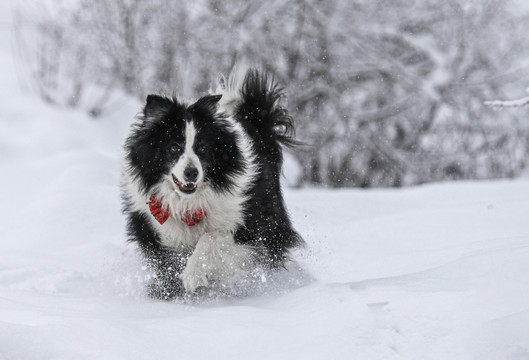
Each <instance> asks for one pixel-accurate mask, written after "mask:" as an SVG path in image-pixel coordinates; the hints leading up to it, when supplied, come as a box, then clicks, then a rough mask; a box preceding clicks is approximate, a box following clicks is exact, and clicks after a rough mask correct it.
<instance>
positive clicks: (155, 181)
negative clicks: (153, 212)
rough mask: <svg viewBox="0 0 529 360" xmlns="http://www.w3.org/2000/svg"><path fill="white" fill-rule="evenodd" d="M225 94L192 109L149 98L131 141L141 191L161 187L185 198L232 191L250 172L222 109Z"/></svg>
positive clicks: (129, 149) (128, 153) (130, 160)
mask: <svg viewBox="0 0 529 360" xmlns="http://www.w3.org/2000/svg"><path fill="white" fill-rule="evenodd" d="M220 98H221V96H220V95H210V96H205V97H202V98H200V99H199V100H198V101H197V102H195V103H194V104H192V105H185V104H182V103H179V102H178V101H177V100H176V99H175V98H172V99H169V98H166V97H161V96H158V95H149V96H148V97H147V102H146V105H145V107H144V109H143V113H142V115H141V116H140V119H139V122H138V123H137V124H136V125H135V126H134V127H133V129H132V133H131V135H130V136H129V138H128V139H127V141H126V143H125V151H126V156H127V160H128V165H129V172H130V173H131V174H132V176H133V177H134V178H135V179H137V180H138V182H139V184H140V188H141V190H142V191H143V192H144V193H145V194H146V195H148V192H149V191H151V189H152V188H153V187H155V186H157V187H162V188H164V189H165V190H167V189H170V190H171V191H175V192H176V193H177V194H178V195H180V196H181V197H185V198H189V197H193V196H197V195H199V194H200V193H201V192H203V191H204V190H205V189H207V188H213V189H215V190H219V191H225V190H227V191H229V190H230V188H231V187H232V186H234V185H235V184H233V181H232V179H233V177H234V175H237V174H238V173H240V172H241V171H243V168H244V161H245V160H244V158H243V156H242V154H241V152H240V149H239V147H238V146H237V140H238V139H237V136H238V135H237V134H236V132H234V131H233V128H231V127H230V126H229V124H228V122H227V121H226V118H225V115H223V114H219V113H218V111H217V107H218V104H217V103H218V101H219V100H220Z"/></svg>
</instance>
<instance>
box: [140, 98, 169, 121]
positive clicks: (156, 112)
mask: <svg viewBox="0 0 529 360" xmlns="http://www.w3.org/2000/svg"><path fill="white" fill-rule="evenodd" d="M175 103H176V99H172V100H171V99H168V98H166V97H163V96H159V95H148V96H147V100H146V103H145V107H144V108H143V115H144V117H145V118H146V119H152V118H157V117H159V116H160V115H162V114H165V113H166V112H167V111H168V110H169V109H170V108H171V106H172V105H174V104H175Z"/></svg>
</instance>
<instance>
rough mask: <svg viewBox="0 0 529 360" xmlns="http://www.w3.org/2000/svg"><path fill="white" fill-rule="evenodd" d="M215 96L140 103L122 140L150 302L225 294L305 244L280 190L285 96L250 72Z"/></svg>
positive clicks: (127, 207)
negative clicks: (149, 275)
mask: <svg viewBox="0 0 529 360" xmlns="http://www.w3.org/2000/svg"><path fill="white" fill-rule="evenodd" d="M218 92H219V94H218V95H208V96H204V97H202V98H200V99H198V100H197V101H196V102H195V103H193V104H185V103H183V102H180V101H179V100H177V99H176V98H175V97H173V98H167V97H162V96H158V95H149V96H147V101H146V104H145V106H144V108H143V112H142V113H141V114H140V116H138V119H137V121H136V122H135V123H134V124H133V125H132V127H131V131H130V134H129V136H128V138H127V139H126V141H125V145H124V149H125V169H124V181H123V200H124V212H125V214H126V216H127V218H128V229H127V230H128V235H129V238H130V240H131V241H134V242H136V243H137V244H138V246H139V249H140V250H141V252H142V254H143V257H144V259H145V262H146V264H147V265H148V267H149V268H150V269H151V270H152V271H153V274H154V276H153V279H152V281H151V283H150V284H149V285H148V293H149V295H150V296H152V297H155V298H160V299H167V300H170V299H174V298H176V297H183V296H185V295H190V294H193V293H197V291H199V290H200V289H211V288H214V287H215V286H217V287H218V286H220V287H221V288H222V287H227V286H230V285H232V284H235V282H236V279H244V278H246V279H248V275H249V274H252V273H254V272H255V271H256V269H273V268H277V267H279V266H282V265H283V264H284V262H285V261H286V260H287V259H288V253H289V249H291V248H293V247H295V246H298V245H301V244H303V240H302V238H301V237H300V236H299V234H298V233H297V232H296V231H295V230H294V229H293V227H292V224H291V222H290V219H289V216H288V214H287V211H286V208H285V203H284V201H283V196H282V193H281V186H280V173H281V166H282V145H287V146H292V145H294V144H295V143H296V141H295V140H294V138H293V134H294V128H293V125H292V119H291V117H290V116H289V115H288V113H287V111H286V110H285V109H284V108H282V107H281V106H280V105H279V104H278V102H279V100H280V98H281V97H282V96H283V93H282V90H281V89H280V88H279V87H278V85H277V84H276V83H275V82H274V81H273V79H272V78H271V77H270V76H269V75H266V74H264V73H261V72H259V71H257V70H254V69H250V70H246V71H244V72H236V71H234V72H232V74H231V75H230V77H229V78H228V79H227V80H226V79H225V78H223V77H221V78H220V80H219V88H218Z"/></svg>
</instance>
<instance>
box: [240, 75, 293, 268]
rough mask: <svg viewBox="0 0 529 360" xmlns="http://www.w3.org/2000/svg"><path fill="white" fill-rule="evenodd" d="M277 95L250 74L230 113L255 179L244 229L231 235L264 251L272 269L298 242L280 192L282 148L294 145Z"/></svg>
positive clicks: (268, 83)
mask: <svg viewBox="0 0 529 360" xmlns="http://www.w3.org/2000/svg"><path fill="white" fill-rule="evenodd" d="M281 96H283V94H282V90H281V89H280V88H279V87H278V85H277V84H275V83H274V81H273V80H272V79H270V78H269V77H268V76H267V75H266V74H260V73H259V72H258V71H256V70H250V71H249V72H248V73H247V75H246V78H245V80H244V84H243V87H242V98H243V101H242V103H241V104H240V105H239V106H238V107H237V108H236V109H235V119H236V120H237V121H239V122H240V123H241V124H242V126H243V128H244V129H245V130H246V132H247V133H248V135H250V137H251V138H252V140H253V144H254V151H255V153H256V155H257V162H258V164H259V168H260V172H259V176H258V177H257V179H256V180H255V182H254V184H253V186H252V187H251V189H250V191H249V195H250V198H249V200H248V203H247V205H246V215H245V221H244V222H245V225H246V226H244V227H241V228H239V229H238V230H237V232H236V233H235V241H237V242H239V243H249V244H255V245H257V246H265V247H266V249H267V252H268V255H269V258H270V260H271V261H272V263H273V264H274V265H278V264H281V263H282V262H283V260H285V254H286V251H287V250H288V249H289V248H292V247H294V246H297V245H299V244H301V243H302V239H301V237H300V236H299V234H298V233H297V232H296V231H295V230H294V229H293V227H292V224H291V222H290V219H289V216H288V213H287V211H286V207H285V203H284V200H283V195H282V193H281V185H280V176H281V167H282V165H283V155H282V150H281V144H284V145H288V146H293V145H295V144H296V142H295V140H294V139H293V135H294V126H293V123H292V118H291V117H290V116H288V113H287V111H286V110H285V109H283V108H282V107H280V106H279V105H278V101H279V100H280V98H281Z"/></svg>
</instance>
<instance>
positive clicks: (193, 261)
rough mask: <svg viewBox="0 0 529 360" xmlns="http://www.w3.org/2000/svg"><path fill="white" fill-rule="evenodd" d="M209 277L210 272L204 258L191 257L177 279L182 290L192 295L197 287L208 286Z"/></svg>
mask: <svg viewBox="0 0 529 360" xmlns="http://www.w3.org/2000/svg"><path fill="white" fill-rule="evenodd" d="M209 275H210V270H209V269H208V264H207V263H206V259H205V257H202V256H200V257H199V256H196V257H193V256H191V257H190V258H189V260H188V262H187V266H186V268H185V269H184V272H182V274H180V276H179V277H180V280H182V283H183V284H184V289H185V290H186V292H188V293H193V292H195V290H196V289H198V288H199V287H207V286H209V283H210V282H209V279H208V276H209Z"/></svg>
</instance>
